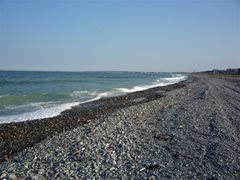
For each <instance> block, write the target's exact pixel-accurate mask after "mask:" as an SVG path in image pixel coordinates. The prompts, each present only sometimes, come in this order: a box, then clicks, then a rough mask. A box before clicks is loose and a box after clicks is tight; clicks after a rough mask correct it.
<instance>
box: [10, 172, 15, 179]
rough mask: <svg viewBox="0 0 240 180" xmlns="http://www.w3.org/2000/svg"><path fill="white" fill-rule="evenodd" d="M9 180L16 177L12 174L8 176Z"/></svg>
mask: <svg viewBox="0 0 240 180" xmlns="http://www.w3.org/2000/svg"><path fill="white" fill-rule="evenodd" d="M8 177H9V179H17V176H16V175H15V174H13V173H11V174H9V175H8Z"/></svg>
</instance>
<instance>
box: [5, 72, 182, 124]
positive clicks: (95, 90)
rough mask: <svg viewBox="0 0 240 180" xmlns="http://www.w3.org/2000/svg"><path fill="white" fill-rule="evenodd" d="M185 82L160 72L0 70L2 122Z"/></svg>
mask: <svg viewBox="0 0 240 180" xmlns="http://www.w3.org/2000/svg"><path fill="white" fill-rule="evenodd" d="M183 79H185V76H184V75H180V74H176V73H161V72H160V73H154V72H153V73H150V72H29V71H0V123H6V122H12V121H24V120H31V119H38V118H45V117H52V116H56V115H58V114H60V113H61V112H62V111H64V110H66V109H69V108H71V107H72V106H74V105H78V104H80V103H84V102H88V101H93V100H97V99H100V98H102V97H108V96H117V95H122V94H126V93H130V92H134V91H139V90H144V89H148V88H151V87H156V86H164V85H167V84H172V83H176V82H179V81H181V80H183Z"/></svg>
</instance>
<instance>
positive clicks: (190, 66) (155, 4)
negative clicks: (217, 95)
mask: <svg viewBox="0 0 240 180" xmlns="http://www.w3.org/2000/svg"><path fill="white" fill-rule="evenodd" d="M0 27H1V28H0V35H1V36H0V41H1V43H0V53H1V56H0V58H1V59H0V70H16V71H19V70H20V71H21V70H26V71H70V72H72V71H74V72H76V71H138V72H141V71H145V72H193V71H204V70H212V69H228V68H237V67H240V3H239V2H238V1H237V0H229V1H225V0H219V1H218V0H204V1H198V0H192V1H188V0H179V1H176V0H170V1H163V0H159V1H157V0H155V1H144V0H141V1H134V0H125V1H86V0H82V1H77V0H71V1H65V0H62V1H53V0H44V1H30V0H29V1H28V0H24V1H21V2H19V1H16V0H3V1H1V2H0Z"/></svg>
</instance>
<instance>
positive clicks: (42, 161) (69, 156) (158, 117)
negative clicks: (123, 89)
mask: <svg viewBox="0 0 240 180" xmlns="http://www.w3.org/2000/svg"><path fill="white" fill-rule="evenodd" d="M239 104H240V78H210V77H208V76H191V77H189V78H188V80H186V81H183V82H180V83H178V84H175V85H170V86H166V87H159V88H153V89H149V90H146V91H142V92H137V93H132V94H128V95H126V96H120V97H113V98H106V99H101V100H98V101H97V102H91V103H86V104H83V105H80V106H77V107H74V108H72V109H71V110H67V111H65V112H63V113H62V114H61V115H59V116H57V117H54V118H49V119H43V120H34V121H27V122H20V123H10V124H1V125H0V140H1V143H0V153H1V154H0V157H1V162H0V179H4V178H6V179H17V178H20V179H24V178H26V179H151V180H154V179H209V180H210V179H231V180H232V179H239V178H240V106H239Z"/></svg>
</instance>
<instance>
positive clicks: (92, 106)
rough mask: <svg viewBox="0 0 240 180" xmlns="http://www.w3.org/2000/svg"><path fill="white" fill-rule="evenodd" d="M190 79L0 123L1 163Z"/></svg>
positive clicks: (170, 89)
mask: <svg viewBox="0 0 240 180" xmlns="http://www.w3.org/2000/svg"><path fill="white" fill-rule="evenodd" d="M192 80H193V77H187V79H186V80H183V81H180V82H178V83H174V84H170V85H166V86H159V87H153V88H149V89H146V90H142V91H136V92H132V93H127V94H125V95H120V96H114V97H104V98H101V99H98V100H94V101H90V102H86V103H82V104H81V103H80V104H79V105H77V106H73V107H72V108H71V109H67V110H65V111H63V112H61V114H59V115H57V116H54V117H50V118H44V119H34V120H27V121H20V122H10V123H2V124H0V132H1V133H0V141H1V145H0V162H3V161H5V160H8V159H9V158H10V157H11V156H12V155H14V154H15V153H18V152H19V151H22V150H24V149H26V148H28V147H32V146H33V145H35V144H36V143H39V142H40V141H42V140H44V139H45V138H47V137H49V136H53V135H55V134H57V133H60V132H62V131H68V130H71V129H73V128H76V127H78V126H81V125H83V124H85V123H88V122H89V120H91V119H94V118H98V117H100V116H101V115H107V114H110V113H112V112H114V111H116V110H118V109H120V108H124V107H129V106H132V105H137V104H141V103H146V102H150V101H153V100H155V99H159V98H161V97H164V96H165V93H166V92H168V91H172V90H175V89H178V88H182V87H184V86H185V85H186V83H189V82H191V81H192ZM90 111H91V113H89V112H90Z"/></svg>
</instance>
